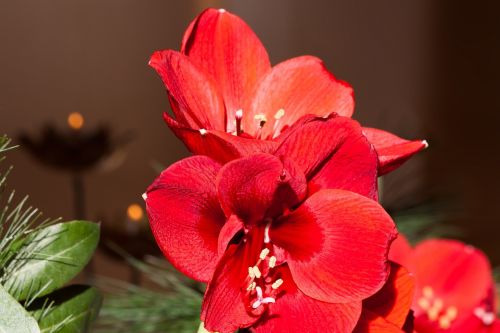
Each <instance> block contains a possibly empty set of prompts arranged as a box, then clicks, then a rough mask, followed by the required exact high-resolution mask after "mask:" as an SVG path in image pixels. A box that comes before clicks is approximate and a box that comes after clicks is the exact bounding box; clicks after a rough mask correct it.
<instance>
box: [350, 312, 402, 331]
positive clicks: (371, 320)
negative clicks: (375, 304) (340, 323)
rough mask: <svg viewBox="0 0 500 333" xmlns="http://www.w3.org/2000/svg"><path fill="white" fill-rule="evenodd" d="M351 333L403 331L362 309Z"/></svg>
mask: <svg viewBox="0 0 500 333" xmlns="http://www.w3.org/2000/svg"><path fill="white" fill-rule="evenodd" d="M353 333H404V331H403V329H401V328H399V327H398V326H396V325H394V324H393V323H391V322H389V321H387V320H386V319H384V318H383V317H380V316H379V315H377V314H376V313H374V312H371V311H370V310H365V309H363V312H362V313H361V318H360V319H359V322H358V325H357V326H356V328H355V330H354V331H353Z"/></svg>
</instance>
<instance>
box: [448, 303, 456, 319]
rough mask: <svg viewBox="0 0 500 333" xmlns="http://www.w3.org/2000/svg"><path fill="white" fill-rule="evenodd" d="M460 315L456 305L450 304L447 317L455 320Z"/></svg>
mask: <svg viewBox="0 0 500 333" xmlns="http://www.w3.org/2000/svg"><path fill="white" fill-rule="evenodd" d="M457 315H458V310H457V308H456V307H454V306H450V307H449V308H448V309H446V317H447V318H448V319H449V320H450V321H453V320H454V319H455V318H457Z"/></svg>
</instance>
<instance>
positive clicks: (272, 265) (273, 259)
mask: <svg viewBox="0 0 500 333" xmlns="http://www.w3.org/2000/svg"><path fill="white" fill-rule="evenodd" d="M274 266H276V257H275V256H272V257H271V258H269V268H274Z"/></svg>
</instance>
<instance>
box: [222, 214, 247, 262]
mask: <svg viewBox="0 0 500 333" xmlns="http://www.w3.org/2000/svg"><path fill="white" fill-rule="evenodd" d="M243 228H244V224H243V221H241V220H240V219H239V218H238V217H237V216H236V215H231V216H229V218H228V219H227V221H226V223H225V224H224V226H223V227H222V229H221V231H220V233H219V256H222V255H223V254H224V252H225V251H226V249H227V247H228V245H229V242H231V240H232V239H233V238H234V236H236V234H238V232H240V231H242V230H243Z"/></svg>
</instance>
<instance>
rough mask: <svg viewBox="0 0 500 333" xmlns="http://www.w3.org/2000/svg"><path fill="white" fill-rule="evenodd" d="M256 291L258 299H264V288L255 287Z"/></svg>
mask: <svg viewBox="0 0 500 333" xmlns="http://www.w3.org/2000/svg"><path fill="white" fill-rule="evenodd" d="M255 291H256V292H257V298H258V299H260V300H261V299H262V288H261V287H255Z"/></svg>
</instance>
